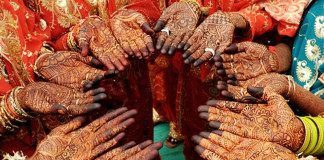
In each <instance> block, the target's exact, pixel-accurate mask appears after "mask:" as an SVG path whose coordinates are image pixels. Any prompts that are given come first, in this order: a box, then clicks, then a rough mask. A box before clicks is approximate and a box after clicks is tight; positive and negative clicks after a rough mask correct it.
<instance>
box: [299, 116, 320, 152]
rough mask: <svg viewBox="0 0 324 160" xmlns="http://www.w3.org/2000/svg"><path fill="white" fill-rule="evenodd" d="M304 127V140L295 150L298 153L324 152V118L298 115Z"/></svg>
mask: <svg viewBox="0 0 324 160" xmlns="http://www.w3.org/2000/svg"><path fill="white" fill-rule="evenodd" d="M298 118H299V119H300V120H301V121H302V123H303V124H304V127H305V140H304V143H303V144H302V146H301V147H300V149H299V150H298V151H297V152H296V153H297V154H300V155H304V156H307V155H322V154H323V153H324V119H323V118H320V117H311V116H306V117H298Z"/></svg>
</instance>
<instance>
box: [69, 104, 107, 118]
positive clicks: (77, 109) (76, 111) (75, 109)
mask: <svg viewBox="0 0 324 160" xmlns="http://www.w3.org/2000/svg"><path fill="white" fill-rule="evenodd" d="M100 107H101V104H100V103H92V104H88V105H71V106H69V107H68V109H67V110H68V111H67V112H68V113H69V114H71V115H80V114H85V113H88V112H91V111H93V110H96V109H99V108H100Z"/></svg>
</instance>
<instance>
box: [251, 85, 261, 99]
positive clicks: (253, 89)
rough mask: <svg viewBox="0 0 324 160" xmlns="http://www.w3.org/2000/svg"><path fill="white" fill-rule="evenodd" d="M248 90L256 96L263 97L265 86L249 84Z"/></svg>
mask: <svg viewBox="0 0 324 160" xmlns="http://www.w3.org/2000/svg"><path fill="white" fill-rule="evenodd" d="M247 91H248V92H249V93H250V94H251V95H252V96H254V97H256V98H261V97H262V95H263V91H264V88H263V87H253V86H248V87H247Z"/></svg>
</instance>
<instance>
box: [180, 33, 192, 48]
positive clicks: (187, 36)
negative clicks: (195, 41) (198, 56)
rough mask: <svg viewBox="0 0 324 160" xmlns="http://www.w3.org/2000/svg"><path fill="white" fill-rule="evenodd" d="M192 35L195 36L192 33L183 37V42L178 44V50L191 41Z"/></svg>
mask: <svg viewBox="0 0 324 160" xmlns="http://www.w3.org/2000/svg"><path fill="white" fill-rule="evenodd" d="M192 34H193V31H192V32H187V34H186V35H185V36H184V37H183V39H182V41H181V42H180V43H179V44H178V46H177V48H178V49H182V48H184V46H185V44H186V43H187V42H188V40H189V38H190V37H191V35H192ZM188 48H189V47H188ZM188 48H186V49H184V50H187V49H188Z"/></svg>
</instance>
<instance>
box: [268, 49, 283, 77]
mask: <svg viewBox="0 0 324 160" xmlns="http://www.w3.org/2000/svg"><path fill="white" fill-rule="evenodd" d="M269 51H271V52H272V53H274V54H275V55H276V56H277V60H278V61H277V62H278V66H277V73H279V71H280V59H279V56H278V53H277V52H276V47H274V46H269Z"/></svg>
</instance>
